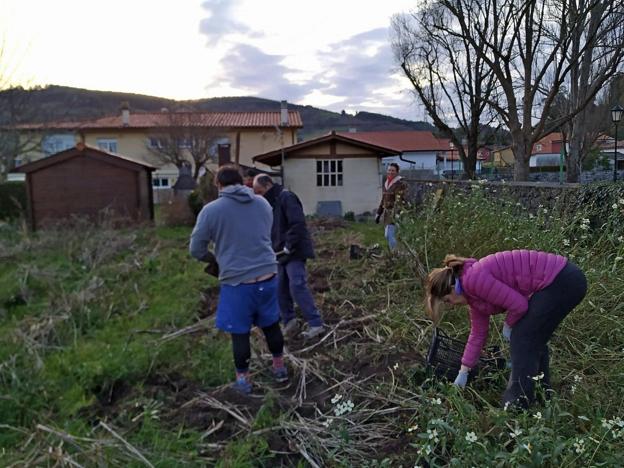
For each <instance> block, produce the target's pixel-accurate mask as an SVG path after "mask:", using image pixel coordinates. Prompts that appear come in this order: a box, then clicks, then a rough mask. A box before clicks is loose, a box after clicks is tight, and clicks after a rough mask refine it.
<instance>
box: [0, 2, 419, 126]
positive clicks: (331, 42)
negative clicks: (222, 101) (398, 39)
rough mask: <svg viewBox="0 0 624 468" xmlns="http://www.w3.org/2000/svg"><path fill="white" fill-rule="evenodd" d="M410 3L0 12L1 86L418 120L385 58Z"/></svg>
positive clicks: (1, 7) (31, 6) (50, 7)
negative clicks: (396, 19)
mask: <svg viewBox="0 0 624 468" xmlns="http://www.w3.org/2000/svg"><path fill="white" fill-rule="evenodd" d="M416 2H417V0H410V1H405V0H387V1H384V2H370V3H369V2H365V1H363V0H359V1H357V0H333V1H328V0H316V1H303V0H299V1H297V0H290V1H286V0H263V1H259V0H176V1H167V0H150V1H148V0H107V1H95V0H0V33H1V35H2V38H3V44H4V45H3V50H4V53H3V56H2V64H1V65H0V66H1V67H2V70H3V74H4V75H5V76H7V75H9V76H10V77H11V78H12V79H13V80H14V81H20V82H28V83H31V84H58V85H67V86H76V87H81V88H89V89H100V90H112V91H125V92H134V93H141V94H149V95H154V96H163V97H169V98H174V99H197V98H204V97H214V96H258V97H264V98H269V99H278V100H279V99H287V100H288V101H290V102H293V103H297V104H310V105H313V106H315V107H320V108H325V109H329V110H333V111H340V110H343V109H344V110H346V111H347V112H356V111H362V110H366V111H371V112H380V113H384V114H388V115H393V116H397V117H401V118H407V119H411V120H420V119H423V117H424V115H423V112H422V110H421V109H420V108H419V107H418V106H416V105H415V104H414V101H413V98H412V95H411V94H410V93H409V85H408V83H406V81H405V80H403V79H401V77H400V74H399V72H397V70H396V67H395V66H394V64H393V61H392V54H391V50H390V32H389V24H390V17H391V16H392V15H393V14H394V13H399V12H403V11H408V10H409V9H411V8H413V7H414V6H415V4H416Z"/></svg>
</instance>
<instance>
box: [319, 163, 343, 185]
mask: <svg viewBox="0 0 624 468" xmlns="http://www.w3.org/2000/svg"><path fill="white" fill-rule="evenodd" d="M316 186H317V187H342V160H339V159H338V160H337V159H328V160H320V161H316Z"/></svg>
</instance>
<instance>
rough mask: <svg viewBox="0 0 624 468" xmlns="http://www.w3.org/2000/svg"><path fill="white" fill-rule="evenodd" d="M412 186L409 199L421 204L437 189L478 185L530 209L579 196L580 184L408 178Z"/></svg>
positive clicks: (458, 189)
mask: <svg viewBox="0 0 624 468" xmlns="http://www.w3.org/2000/svg"><path fill="white" fill-rule="evenodd" d="M405 181H406V183H407V184H408V186H409V194H408V198H409V199H410V201H411V202H412V203H415V204H420V203H422V202H423V200H424V199H425V198H426V197H427V195H428V194H430V193H432V192H435V191H436V190H438V189H442V190H444V192H445V193H448V192H451V193H453V192H455V193H456V192H464V193H467V192H469V191H470V190H473V189H474V188H475V187H478V190H483V192H484V193H486V194H487V195H488V196H491V197H495V198H500V197H508V198H511V199H512V200H516V202H519V203H521V204H522V205H523V206H525V207H526V208H528V209H530V210H536V209H537V208H538V207H540V206H542V207H545V208H553V207H554V206H555V205H556V204H557V203H558V202H562V203H564V202H565V200H566V199H567V198H569V197H571V198H572V199H575V198H577V197H578V193H579V189H580V187H581V185H580V184H552V183H543V182H484V181H481V182H472V181H452V180H413V179H405Z"/></svg>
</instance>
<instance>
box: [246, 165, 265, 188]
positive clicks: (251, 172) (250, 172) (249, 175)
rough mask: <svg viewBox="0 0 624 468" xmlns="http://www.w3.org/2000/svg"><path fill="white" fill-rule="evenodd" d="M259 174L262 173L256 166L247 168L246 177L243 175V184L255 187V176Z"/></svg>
mask: <svg viewBox="0 0 624 468" xmlns="http://www.w3.org/2000/svg"><path fill="white" fill-rule="evenodd" d="M258 174H261V172H260V171H259V170H258V169H256V168H253V167H250V168H249V169H247V170H246V171H245V177H243V185H244V186H245V187H249V188H250V189H253V181H254V177H256V176H257V175H258Z"/></svg>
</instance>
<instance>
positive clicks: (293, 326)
mask: <svg viewBox="0 0 624 468" xmlns="http://www.w3.org/2000/svg"><path fill="white" fill-rule="evenodd" d="M298 331H299V322H298V321H297V319H290V320H289V321H288V322H287V323H286V325H284V328H283V329H282V333H283V334H284V336H290V335H294V334H295V333H296V332H298Z"/></svg>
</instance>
